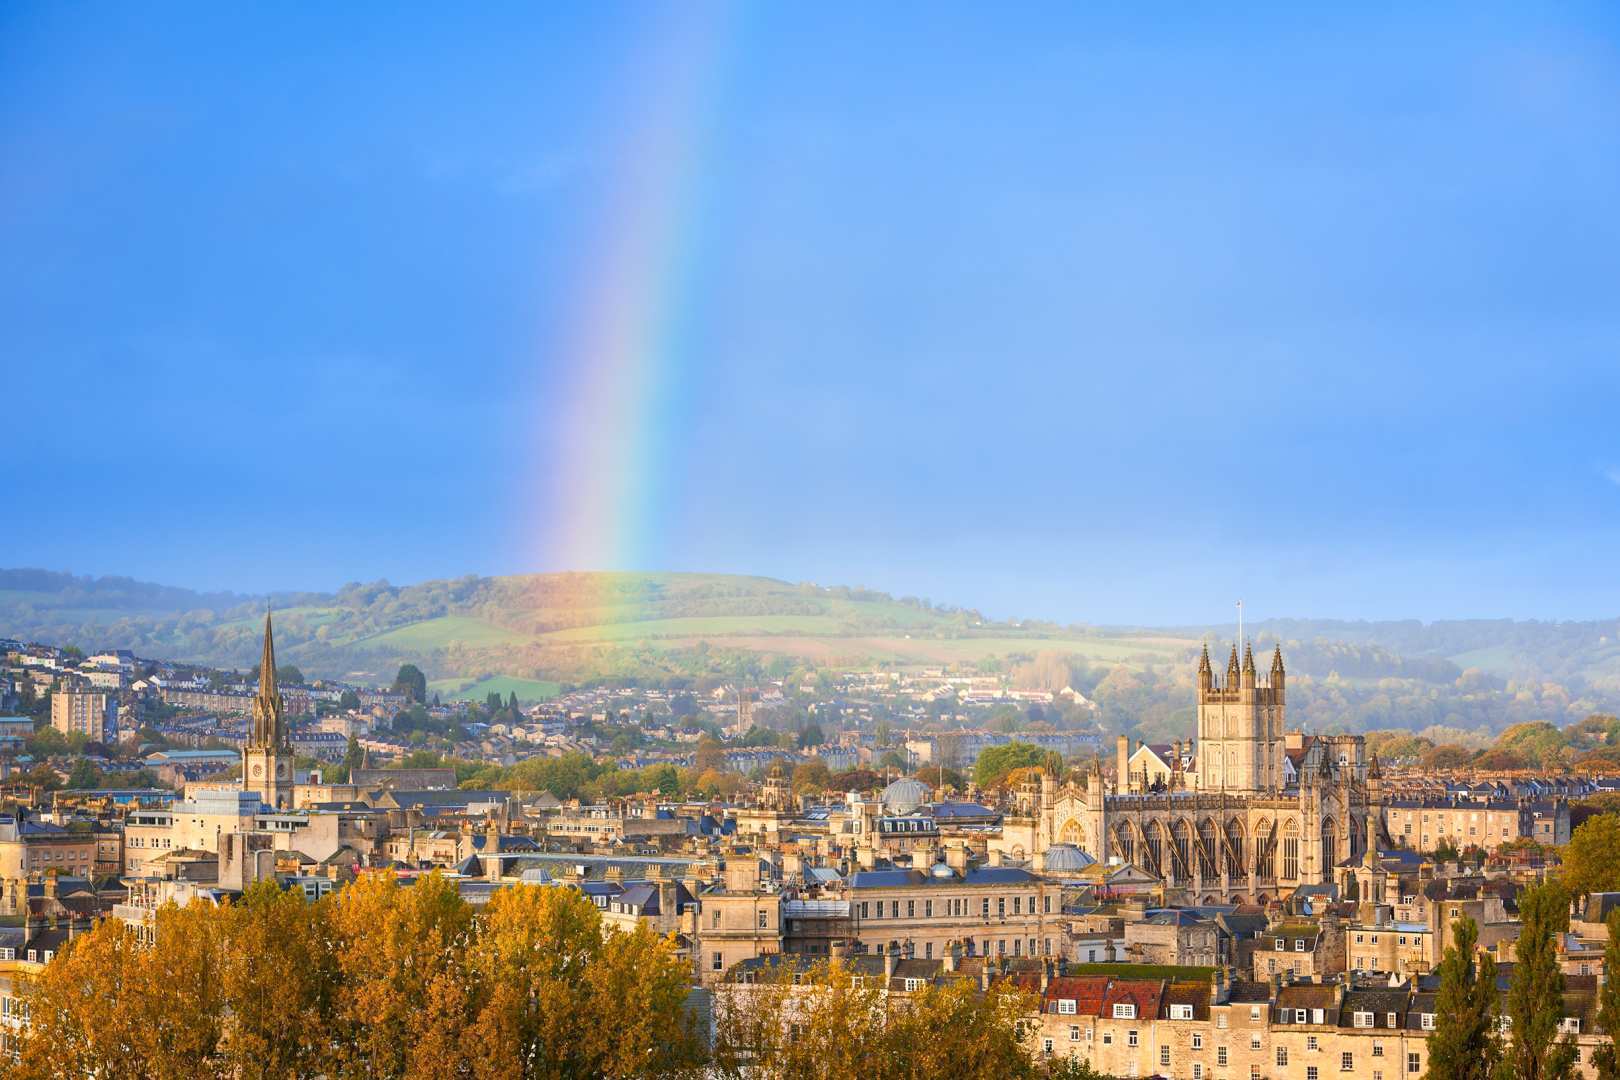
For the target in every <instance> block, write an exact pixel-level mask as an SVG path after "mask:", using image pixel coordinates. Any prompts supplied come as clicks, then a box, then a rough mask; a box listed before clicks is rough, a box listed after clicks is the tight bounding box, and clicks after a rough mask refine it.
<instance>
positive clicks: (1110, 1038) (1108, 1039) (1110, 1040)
mask: <svg viewBox="0 0 1620 1080" xmlns="http://www.w3.org/2000/svg"><path fill="white" fill-rule="evenodd" d="M1103 1045H1104V1046H1113V1045H1114V1033H1113V1032H1112V1031H1105V1032H1103Z"/></svg>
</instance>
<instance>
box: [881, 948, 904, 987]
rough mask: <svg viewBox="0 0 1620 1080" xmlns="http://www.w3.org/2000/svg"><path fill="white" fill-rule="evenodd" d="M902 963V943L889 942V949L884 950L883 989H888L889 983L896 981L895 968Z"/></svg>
mask: <svg viewBox="0 0 1620 1080" xmlns="http://www.w3.org/2000/svg"><path fill="white" fill-rule="evenodd" d="M899 962H900V943H899V942H898V941H891V942H889V947H888V948H887V949H884V950H883V987H884V989H885V990H886V989H888V987H889V983H890V982H891V981H892V980H893V979H894V967H895V965H896V964H898V963H899Z"/></svg>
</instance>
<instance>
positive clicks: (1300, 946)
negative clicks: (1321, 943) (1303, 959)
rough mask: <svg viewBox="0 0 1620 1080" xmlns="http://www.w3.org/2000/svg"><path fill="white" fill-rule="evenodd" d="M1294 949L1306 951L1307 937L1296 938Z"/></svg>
mask: <svg viewBox="0 0 1620 1080" xmlns="http://www.w3.org/2000/svg"><path fill="white" fill-rule="evenodd" d="M1294 951H1295V952H1304V951H1305V939H1304V938H1295V939H1294Z"/></svg>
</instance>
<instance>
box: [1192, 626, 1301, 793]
mask: <svg viewBox="0 0 1620 1080" xmlns="http://www.w3.org/2000/svg"><path fill="white" fill-rule="evenodd" d="M1284 681H1285V676H1284V672H1283V660H1282V646H1280V645H1279V646H1278V647H1277V650H1276V652H1275V653H1273V654H1272V658H1271V678H1270V680H1269V682H1267V683H1266V684H1264V685H1261V684H1260V682H1259V680H1258V679H1257V678H1256V675H1255V670H1254V650H1253V649H1251V648H1249V647H1248V646H1247V645H1245V646H1244V647H1243V663H1242V665H1241V666H1240V665H1239V663H1238V651H1237V646H1236V645H1233V646H1232V658H1231V660H1229V661H1228V662H1227V665H1226V680H1225V682H1224V683H1221V682H1217V681H1216V679H1215V672H1214V670H1213V669H1212V668H1211V667H1210V663H1209V646H1208V645H1205V646H1204V655H1203V657H1202V658H1201V659H1200V660H1199V662H1198V787H1199V790H1201V791H1209V792H1221V791H1226V792H1232V793H1234V794H1237V793H1250V792H1271V791H1280V790H1281V789H1282V786H1283V718H1284V686H1283V684H1284Z"/></svg>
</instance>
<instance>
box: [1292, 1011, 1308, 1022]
mask: <svg viewBox="0 0 1620 1080" xmlns="http://www.w3.org/2000/svg"><path fill="white" fill-rule="evenodd" d="M1309 1022H1310V1020H1309V1017H1307V1016H1306V1014H1305V1010H1304V1009H1295V1010H1294V1023H1296V1024H1305V1023H1309Z"/></svg>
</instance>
